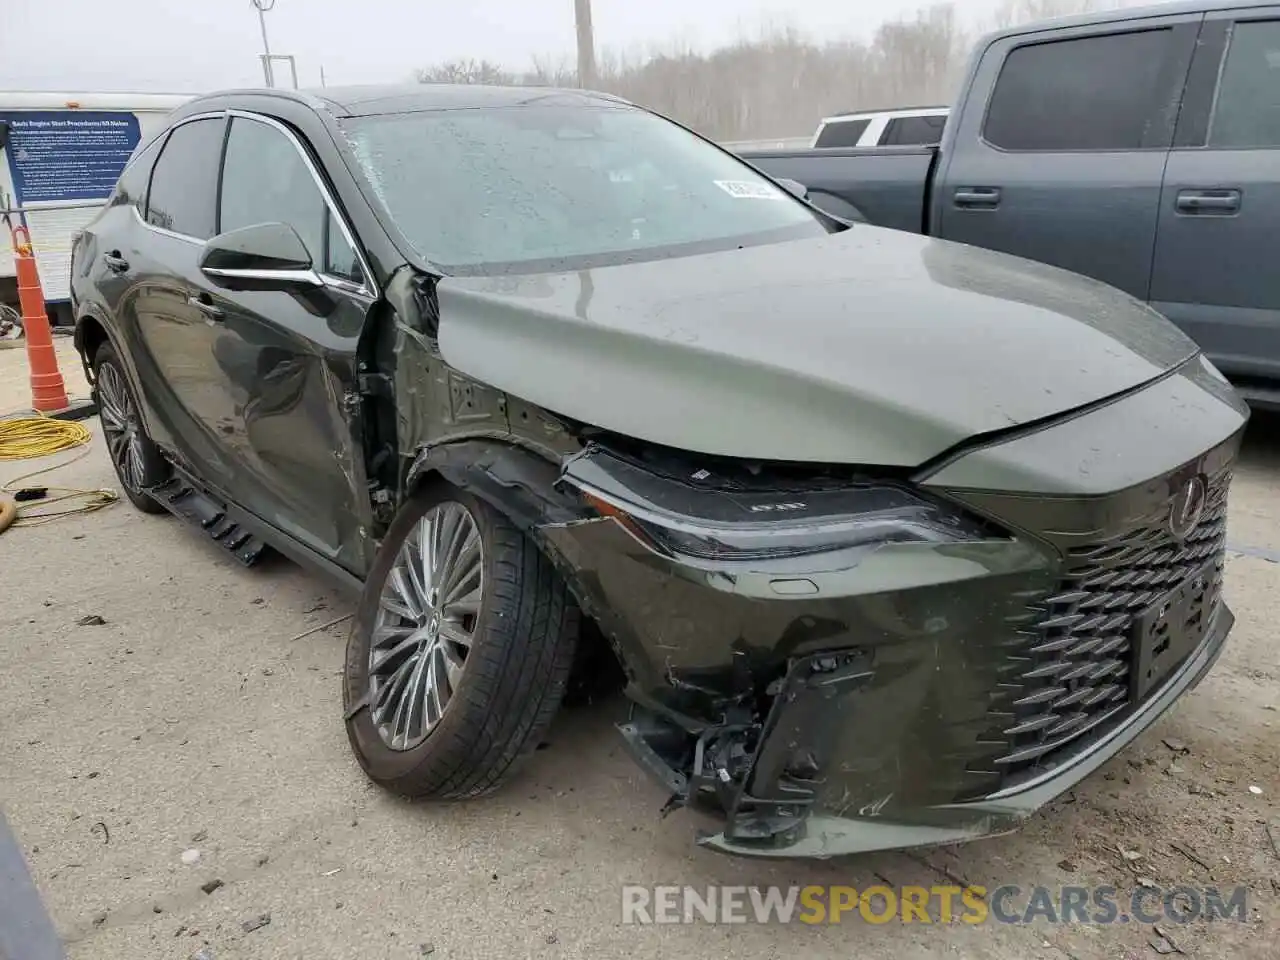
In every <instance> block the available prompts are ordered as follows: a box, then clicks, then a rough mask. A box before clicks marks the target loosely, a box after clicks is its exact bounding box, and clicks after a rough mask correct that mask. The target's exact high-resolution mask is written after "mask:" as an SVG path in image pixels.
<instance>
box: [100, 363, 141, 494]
mask: <svg viewBox="0 0 1280 960" xmlns="http://www.w3.org/2000/svg"><path fill="white" fill-rule="evenodd" d="M97 379H98V384H97V386H98V417H99V419H100V420H101V421H102V430H103V433H105V434H106V438H107V450H108V451H109V453H110V455H111V462H112V464H113V465H114V466H115V468H116V473H117V475H118V476H119V477H120V482H121V483H122V484H124V485H125V486H126V487H128V488H129V490H131V491H132V492H134V493H141V492H142V483H143V478H144V476H145V474H146V469H145V467H144V466H143V459H142V444H143V440H144V434H143V432H142V421H141V419H140V418H139V416H138V408H137V405H136V404H135V403H134V402H133V397H132V395H131V394H130V393H129V388H128V387H127V386H126V385H125V382H124V377H123V376H121V374H120V371H119V370H117V369H116V368H115V367H114V366H112V365H111V364H107V363H104V364H103V365H102V366H101V367H100V368H99V369H98V378H97Z"/></svg>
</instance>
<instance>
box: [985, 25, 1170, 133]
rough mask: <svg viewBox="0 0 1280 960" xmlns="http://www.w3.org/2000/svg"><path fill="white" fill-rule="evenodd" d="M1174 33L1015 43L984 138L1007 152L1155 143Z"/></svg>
mask: <svg viewBox="0 0 1280 960" xmlns="http://www.w3.org/2000/svg"><path fill="white" fill-rule="evenodd" d="M1172 38H1173V34H1172V31H1171V30H1169V29H1168V28H1165V29H1159V30H1140V31H1134V32H1131V33H1113V34H1107V35H1103V36H1092V37H1079V38H1075V39H1071V40H1055V41H1050V42H1047V43H1035V44H1027V45H1025V46H1021V47H1017V48H1015V49H1014V50H1013V51H1012V52H1011V53H1010V54H1009V56H1008V58H1007V59H1006V60H1005V62H1004V66H1003V68H1002V69H1001V71H1000V77H999V79H998V80H997V81H996V86H995V90H994V92H993V93H992V95H991V103H990V106H989V107H988V109H987V117H986V121H985V123H984V126H983V136H984V137H985V139H986V140H987V142H988V143H990V144H992V145H993V146H996V147H1001V148H1003V149H1005V150H1028V151H1037V150H1038V151H1060V150H1061V151H1068V150H1138V149H1141V148H1142V147H1144V146H1148V144H1147V142H1146V140H1147V135H1148V130H1149V128H1150V127H1151V126H1152V125H1154V124H1158V123H1159V122H1160V117H1161V110H1160V107H1161V103H1162V101H1163V99H1164V97H1165V94H1166V91H1165V90H1164V89H1163V84H1162V79H1161V73H1162V68H1163V67H1164V61H1165V57H1166V56H1167V55H1168V53H1169V52H1170V51H1171V50H1172ZM1165 146H1167V144H1165Z"/></svg>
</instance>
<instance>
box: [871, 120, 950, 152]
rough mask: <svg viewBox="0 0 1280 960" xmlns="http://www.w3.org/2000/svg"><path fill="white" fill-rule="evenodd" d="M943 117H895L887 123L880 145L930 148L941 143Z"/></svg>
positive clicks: (944, 121)
mask: <svg viewBox="0 0 1280 960" xmlns="http://www.w3.org/2000/svg"><path fill="white" fill-rule="evenodd" d="M946 123H947V118H946V117H944V116H929V117H895V118H894V119H893V120H890V121H889V127H888V129H886V130H885V133H884V139H883V140H881V143H882V144H884V145H886V146H911V147H920V146H931V145H933V144H935V143H941V142H942V128H943V127H944V126H946Z"/></svg>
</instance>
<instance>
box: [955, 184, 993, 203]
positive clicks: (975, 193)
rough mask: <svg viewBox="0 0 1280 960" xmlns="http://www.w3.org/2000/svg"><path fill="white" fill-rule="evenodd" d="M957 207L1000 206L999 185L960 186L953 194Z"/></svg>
mask: <svg viewBox="0 0 1280 960" xmlns="http://www.w3.org/2000/svg"><path fill="white" fill-rule="evenodd" d="M952 200H953V201H954V202H955V205H956V206H957V207H987V208H992V207H998V206H1000V188H999V187H960V188H958V189H957V190H956V192H955V193H954V194H952Z"/></svg>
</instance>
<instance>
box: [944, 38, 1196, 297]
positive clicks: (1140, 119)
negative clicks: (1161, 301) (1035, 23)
mask: <svg viewBox="0 0 1280 960" xmlns="http://www.w3.org/2000/svg"><path fill="white" fill-rule="evenodd" d="M1200 21H1201V14H1199V13H1194V14H1179V15H1174V16H1167V17H1146V18H1143V19H1142V20H1139V21H1133V22H1128V23H1125V24H1124V25H1123V27H1121V26H1119V25H1116V24H1091V25H1087V26H1080V27H1071V28H1056V29H1053V30H1048V31H1046V32H1045V33H1043V34H1028V35H1020V36H1017V37H1006V38H1004V39H1001V40H999V41H997V42H995V43H993V44H992V45H991V46H990V47H989V48H988V49H987V52H986V54H985V56H984V57H983V59H982V62H981V64H980V66H979V69H978V71H977V73H976V75H975V77H974V81H973V84H972V86H971V89H970V94H969V96H968V98H967V100H966V101H965V103H964V105H963V107H962V108H961V109H960V110H958V111H957V112H956V114H953V116H952V117H951V118H950V120H949V121H948V123H950V124H955V125H956V130H955V135H954V136H953V137H951V138H949V139H950V140H951V141H952V145H951V149H950V151H949V153H948V154H947V155H946V156H945V157H944V167H943V169H942V170H941V171H940V173H939V178H938V183H937V186H936V187H935V190H934V199H933V204H934V206H933V217H932V222H933V223H934V224H936V225H937V227H936V230H937V232H938V234H939V235H940V236H942V237H945V238H946V239H948V240H959V241H961V242H963V243H971V244H974V245H975V246H980V247H987V248H988V249H992V250H1001V251H1004V252H1006V253H1012V254H1015V255H1017V256H1020V257H1027V258H1029V259H1032V260H1039V261H1042V262H1044V263H1050V264H1053V265H1054V266H1058V267H1064V268H1066V269H1068V270H1072V271H1074V272H1076V273H1081V274H1084V275H1085V276H1089V277H1094V278H1095V279H1098V280H1102V281H1103V282H1105V283H1109V284H1111V285H1112V286H1115V287H1118V288H1120V289H1121V290H1124V291H1125V292H1127V293H1129V294H1131V295H1133V296H1135V297H1138V298H1139V299H1141V300H1145V299H1147V290H1148V286H1149V282H1150V278H1151V256H1152V251H1153V248H1154V246H1155V237H1156V219H1157V214H1158V210H1159V204H1160V184H1161V179H1162V177H1163V175H1164V164H1165V158H1166V157H1167V155H1168V150H1169V146H1170V143H1171V142H1172V137H1173V128H1174V122H1175V119H1176V116H1177V108H1178V102H1179V98H1180V95H1181V92H1182V87H1183V83H1184V81H1185V79H1186V73H1187V67H1188V64H1189V63H1190V60H1191V55H1192V52H1193V51H1194V49H1195V43H1196V35H1197V33H1198V32H1199V29H1200Z"/></svg>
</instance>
